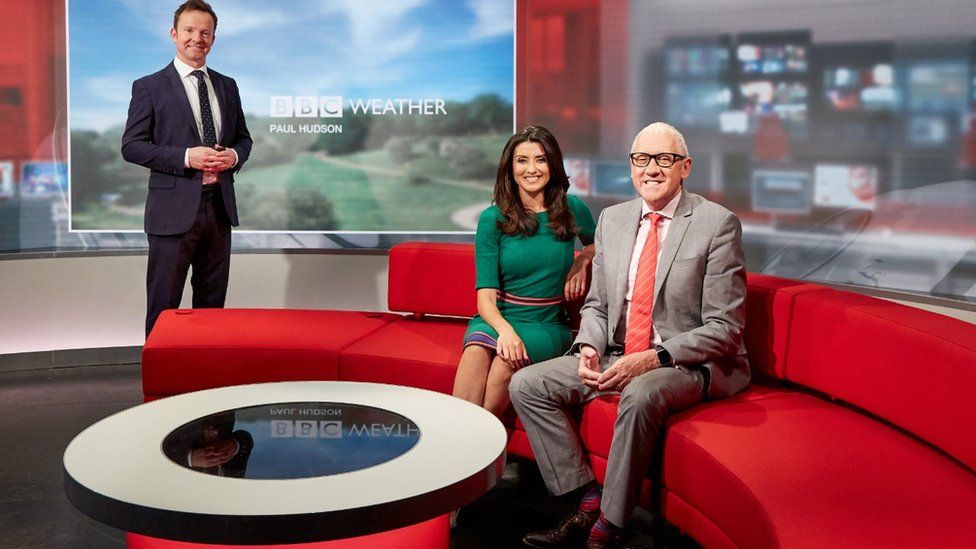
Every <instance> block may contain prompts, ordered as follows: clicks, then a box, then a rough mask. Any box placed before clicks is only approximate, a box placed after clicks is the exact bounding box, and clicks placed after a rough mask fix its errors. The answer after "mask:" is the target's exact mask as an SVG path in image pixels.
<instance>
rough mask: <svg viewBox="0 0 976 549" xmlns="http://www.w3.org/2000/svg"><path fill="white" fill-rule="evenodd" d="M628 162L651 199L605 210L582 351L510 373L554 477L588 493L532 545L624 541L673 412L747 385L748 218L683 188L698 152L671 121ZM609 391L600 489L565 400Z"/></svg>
mask: <svg viewBox="0 0 976 549" xmlns="http://www.w3.org/2000/svg"><path fill="white" fill-rule="evenodd" d="M630 162H631V169H630V175H631V179H632V180H633V183H634V188H635V189H637V193H638V194H639V195H640V198H638V199H635V200H632V201H630V202H626V203H624V204H618V205H616V206H611V207H609V208H607V209H605V210H604V211H603V213H602V214H601V215H600V220H599V222H598V224H597V229H596V256H595V257H594V259H593V275H592V283H591V287H590V292H589V294H588V295H587V297H586V302H585V304H584V305H583V309H582V322H581V325H580V331H579V335H578V337H577V338H576V341H575V342H574V343H573V347H572V349H571V352H572V353H575V356H570V355H567V356H563V357H559V358H555V359H552V360H550V361H547V362H542V363H540V364H536V365H534V366H531V367H528V368H524V369H522V370H520V371H519V372H517V373H516V374H515V376H514V377H513V378H512V383H511V386H510V392H511V397H512V404H513V405H514V407H515V410H516V411H517V412H518V414H519V416H520V417H521V418H522V422H523V423H524V424H525V430H526V433H527V434H528V436H529V442H530V443H531V445H532V450H533V452H535V454H536V457H537V460H536V461H537V462H538V464H539V468H540V469H541V471H542V476H543V479H544V480H545V482H546V486H547V487H548V488H549V490H550V491H551V492H552V493H553V494H556V495H561V494H567V493H569V492H572V491H574V490H575V491H578V492H579V494H580V495H581V496H582V500H581V503H580V507H579V510H578V511H576V512H574V513H573V514H572V515H570V516H569V517H567V518H566V519H565V520H563V522H562V523H561V524H560V525H559V526H558V527H556V528H554V529H552V530H545V531H541V532H532V533H529V534H528V535H526V536H525V538H524V540H523V541H524V542H525V544H526V545H529V546H531V547H565V546H570V544H572V543H579V544H580V545H581V544H582V543H581V542H582V540H583V539H586V547H594V548H599V547H614V546H616V545H617V544H619V542H620V533H621V531H622V529H623V527H624V526H625V525H626V523H627V521H628V520H629V519H630V515H631V513H632V512H633V509H634V507H635V506H636V504H637V499H638V496H639V494H640V487H641V481H642V479H643V478H644V477H645V476H646V474H647V472H648V468H649V466H650V464H651V458H652V456H653V453H654V446H655V444H656V443H657V442H658V437H659V435H661V433H662V430H663V426H664V423H665V420H666V418H667V416H668V415H669V414H673V413H676V412H679V411H681V410H685V409H687V408H690V407H692V406H694V405H695V404H698V403H699V402H701V401H702V400H703V399H706V398H708V399H711V398H720V397H725V396H729V395H732V394H734V393H736V392H738V391H740V390H742V389H743V388H745V387H746V385H748V384H749V363H748V361H747V360H746V351H745V347H744V343H743V325H744V322H745V294H746V275H745V268H744V265H743V254H742V238H741V237H742V227H741V225H740V223H739V220H738V218H737V217H736V216H735V215H734V214H733V213H732V212H730V211H728V210H727V209H725V208H723V207H722V206H719V205H717V204H715V203H713V202H709V201H708V200H706V199H704V198H703V197H701V196H699V195H696V194H692V193H689V192H688V191H686V190H684V187H683V182H684V179H685V178H687V177H688V175H689V173H690V172H691V157H690V156H689V154H688V147H687V145H686V144H685V139H684V137H683V136H682V135H681V133H680V132H678V130H676V129H675V128H673V127H671V126H670V125H668V124H664V123H662V122H656V123H654V124H651V125H649V126H647V127H646V128H644V129H643V130H641V131H640V133H638V134H637V137H636V138H635V139H634V144H633V146H632V148H631V154H630ZM607 394H619V395H620V405H619V409H618V413H617V420H616V423H615V425H614V434H613V441H612V443H611V446H610V456H609V461H608V464H607V474H606V479H605V482H604V486H603V488H602V490H601V488H600V486H599V485H598V484H597V483H596V481H595V477H594V475H593V472H592V471H591V470H590V467H589V465H588V463H587V459H586V455H585V453H584V451H583V448H582V445H581V442H580V440H579V435H578V434H577V432H578V430H577V429H576V428H575V427H574V425H573V424H572V419H571V417H572V414H568V413H567V411H568V410H570V409H572V408H574V407H578V406H581V405H582V404H584V403H586V402H587V401H589V400H592V399H594V398H596V397H597V396H600V395H607Z"/></svg>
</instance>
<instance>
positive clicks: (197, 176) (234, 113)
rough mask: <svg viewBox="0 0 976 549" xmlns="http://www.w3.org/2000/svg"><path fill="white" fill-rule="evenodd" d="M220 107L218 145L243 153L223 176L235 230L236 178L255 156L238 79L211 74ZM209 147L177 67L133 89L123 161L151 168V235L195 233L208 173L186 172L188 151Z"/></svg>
mask: <svg viewBox="0 0 976 549" xmlns="http://www.w3.org/2000/svg"><path fill="white" fill-rule="evenodd" d="M207 72H209V73H210V81H211V82H213V87H214V93H216V95H217V102H218V103H219V104H220V118H221V128H220V135H219V136H218V137H217V142H218V143H220V144H221V145H223V146H225V147H229V148H233V149H234V150H235V151H236V152H237V164H236V165H235V166H234V168H233V169H231V170H228V171H225V172H221V174H220V187H221V193H222V196H223V201H224V207H225V209H226V210H227V216H228V217H229V218H230V224H231V225H233V226H235V227H236V226H237V225H238V224H239V222H238V219H237V201H236V198H235V196H234V173H236V172H237V170H240V169H241V166H243V165H244V162H246V161H247V157H248V155H250V153H251V134H250V133H249V132H248V131H247V124H246V123H245V121H244V111H243V110H242V109H241V96H240V92H238V90H237V83H236V82H234V79H233V78H229V77H227V76H224V75H222V74H220V73H218V72H217V71H215V70H213V69H211V68H209V67H208V68H207ZM200 145H203V142H202V141H201V139H200V133H199V132H198V131H197V124H196V121H195V120H194V118H193V111H192V110H190V100H189V99H188V98H187V96H186V88H184V87H183V82H181V80H180V74H179V73H178V72H177V71H176V67H175V66H174V65H173V63H170V64H169V65H166V68H164V69H163V70H161V71H159V72H157V73H154V74H150V75H149V76H144V77H142V78H140V79H138V80H136V81H135V82H133V83H132V100H131V101H130V103H129V117H128V119H127V120H126V122H125V132H123V134H122V157H123V158H125V160H126V161H128V162H132V163H133V164H138V165H140V166H143V167H145V168H149V195H148V196H147V197H146V215H145V230H146V233H147V234H154V235H175V234H182V233H185V232H186V231H188V230H190V228H191V227H192V226H193V222H194V220H195V219H196V215H197V208H199V206H200V187H201V185H202V183H201V181H202V178H203V172H202V171H200V170H195V169H192V168H185V167H184V164H183V161H184V155H185V153H186V149H187V148H189V147H197V146H200Z"/></svg>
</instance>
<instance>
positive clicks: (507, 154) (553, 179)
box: [495, 126, 579, 240]
mask: <svg viewBox="0 0 976 549" xmlns="http://www.w3.org/2000/svg"><path fill="white" fill-rule="evenodd" d="M529 141H531V142H533V143H538V144H539V145H540V146H541V147H542V151H543V152H544V153H545V155H546V164H547V165H548V166H549V182H548V183H546V187H545V190H544V191H543V192H544V197H545V201H546V212H548V214H549V225H548V226H549V230H550V231H551V232H552V234H553V235H554V236H555V237H556V239H557V240H572V239H573V238H574V237H575V236H576V234H577V233H578V232H579V228H578V227H577V226H576V218H575V216H573V212H572V211H570V209H569V204H567V202H566V191H567V189H569V177H567V176H566V168H565V167H564V166H563V153H562V151H560V150H559V143H557V142H556V138H555V137H553V135H552V133H551V132H550V131H549V130H547V129H546V128H543V127H542V126H526V127H524V128H522V130H521V131H519V132H518V133H516V134H515V135H513V136H512V137H511V138H509V140H508V143H506V144H505V148H504V149H503V150H502V158H501V160H500V161H499V162H498V174H497V175H496V176H495V205H496V206H498V210H499V211H500V212H501V214H502V217H503V219H502V220H501V221H499V222H498V229H499V230H500V231H501V232H503V233H505V234H507V235H510V236H515V235H522V236H532V235H534V234H535V233H536V231H538V230H539V219H538V217H537V216H535V215H532V214H531V213H530V212H528V211H526V210H525V207H524V206H523V205H522V199H521V198H519V192H518V184H517V183H515V175H514V172H513V168H514V163H515V148H516V147H518V146H519V145H521V144H522V143H526V142H529Z"/></svg>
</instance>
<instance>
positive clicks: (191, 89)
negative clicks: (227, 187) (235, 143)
mask: <svg viewBox="0 0 976 549" xmlns="http://www.w3.org/2000/svg"><path fill="white" fill-rule="evenodd" d="M173 66H174V67H176V72H178V73H179V74H180V80H181V81H182V82H183V89H184V90H186V98H187V99H189V100H190V110H191V111H193V120H194V122H196V123H197V133H199V134H200V141H203V118H202V116H201V115H200V92H199V88H198V87H197V86H199V83H198V82H199V81H198V80H197V77H196V76H193V75H192V74H190V73H192V72H193V71H195V70H197V69H194V68H193V67H191V66H190V65H187V64H186V63H184V62H183V61H181V60H180V58H179V57H177V58H175V59H173ZM199 70H201V71H203V79H204V80H206V82H207V97H209V98H210V111H211V112H212V113H213V123H214V134H215V135H216V136H217V138H218V139H220V126H221V122H222V120H221V118H220V103H219V102H218V101H217V91H216V90H215V89H214V85H213V81H212V80H211V79H210V72H209V71H207V66H206V65H204V66H202V67H200V69H199ZM228 149H229V150H230V151H231V152H233V153H234V164H233V166H236V165H237V151H235V150H234V149H232V148H229V147H228ZM183 166H184V167H186V168H189V167H190V149H189V148H187V149H186V151H184V153H183ZM206 173H207V174H209V175H207V176H205V177H204V183H215V182H216V181H217V176H216V173H215V172H206Z"/></svg>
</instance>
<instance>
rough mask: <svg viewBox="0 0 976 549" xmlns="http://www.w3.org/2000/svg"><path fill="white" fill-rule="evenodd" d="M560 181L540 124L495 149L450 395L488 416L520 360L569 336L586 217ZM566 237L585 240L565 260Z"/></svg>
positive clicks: (558, 346) (559, 165) (582, 278)
mask: <svg viewBox="0 0 976 549" xmlns="http://www.w3.org/2000/svg"><path fill="white" fill-rule="evenodd" d="M567 189H569V178H568V177H567V176H566V170H565V168H564V167H563V157H562V152H560V150H559V144H558V143H556V139H555V138H554V137H553V136H552V134H551V133H550V132H549V130H547V129H545V128H543V127H541V126H526V127H525V128H524V129H523V130H522V131H520V132H518V133H516V134H515V135H513V136H512V137H511V138H510V139H509V140H508V143H507V144H506V145H505V149H504V150H503V152H502V158H501V161H500V163H499V166H498V175H497V176H496V178H495V196H494V204H493V205H491V206H489V207H488V209H486V210H485V211H484V212H482V213H481V217H480V218H479V220H478V231H477V233H476V235H475V261H476V267H477V281H476V288H477V292H478V314H477V315H476V316H475V317H474V318H472V319H471V322H470V323H469V324H468V329H467V331H466V332H465V335H464V352H463V353H462V355H461V361H460V363H459V364H458V370H457V376H456V377H455V379H454V396H456V397H458V398H462V399H464V400H467V401H469V402H473V403H475V404H478V405H480V406H483V407H485V408H486V409H487V410H489V411H490V412H492V413H494V414H495V415H497V416H501V415H502V414H503V413H504V412H505V410H506V409H507V408H508V405H509V399H508V383H509V381H510V380H511V378H512V373H514V372H515V371H516V370H518V369H519V368H521V367H523V366H527V365H529V364H533V363H536V362H542V361H544V360H548V359H550V358H553V357H556V356H559V355H561V354H563V353H565V352H566V350H567V349H568V348H569V346H570V344H571V343H572V334H571V333H570V329H569V324H568V318H567V316H566V312H565V311H564V310H563V307H562V304H563V301H564V300H566V301H570V300H576V299H580V298H582V297H583V291H584V288H585V287H586V277H587V276H588V275H587V273H588V267H589V264H590V262H591V261H592V259H593V234H594V231H595V224H594V222H593V215H592V214H591V213H590V210H589V209H588V208H587V207H586V205H585V204H584V203H583V201H582V200H580V199H579V198H577V197H575V196H572V195H567V194H566V191H567ZM576 238H579V240H580V241H581V242H582V243H583V245H584V246H585V247H584V248H583V251H582V253H580V254H579V255H577V256H575V258H574V244H575V240H576Z"/></svg>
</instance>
